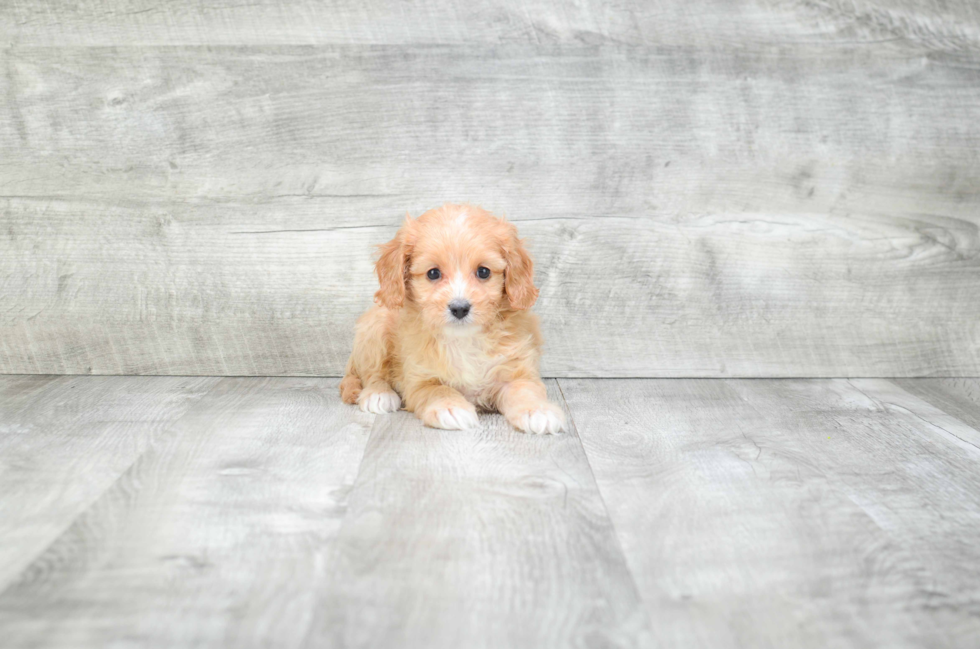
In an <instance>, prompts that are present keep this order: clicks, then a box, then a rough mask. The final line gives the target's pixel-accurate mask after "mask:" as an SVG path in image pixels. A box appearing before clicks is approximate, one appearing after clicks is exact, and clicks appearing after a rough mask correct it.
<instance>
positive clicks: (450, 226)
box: [340, 204, 565, 433]
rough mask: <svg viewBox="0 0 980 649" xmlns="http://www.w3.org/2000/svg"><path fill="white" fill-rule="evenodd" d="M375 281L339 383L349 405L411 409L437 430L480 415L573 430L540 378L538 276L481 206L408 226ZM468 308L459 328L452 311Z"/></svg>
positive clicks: (389, 246)
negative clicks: (462, 304) (434, 275)
mask: <svg viewBox="0 0 980 649" xmlns="http://www.w3.org/2000/svg"><path fill="white" fill-rule="evenodd" d="M481 267H484V268H487V269H489V270H490V276H489V277H488V278H486V279H481V278H480V277H479V275H478V271H479V269H480V268H481ZM375 269H376V271H377V273H378V281H379V283H380V285H381V288H380V289H379V290H378V292H377V293H376V294H375V301H376V302H377V303H378V306H375V307H372V308H371V309H370V310H368V311H367V312H366V313H365V314H364V315H363V316H361V319H360V320H359V321H358V323H357V330H356V333H355V336H354V351H353V353H352V354H351V357H350V360H349V361H348V362H347V372H346V376H345V377H344V379H343V381H341V383H340V394H341V397H342V398H343V400H344V401H345V402H347V403H357V404H358V405H359V406H360V407H361V409H362V410H365V411H368V412H374V413H385V412H393V411H395V410H398V408H399V407H400V406H401V404H402V401H403V399H404V404H405V409H406V410H410V411H412V412H414V413H415V414H416V416H417V417H418V418H419V419H421V420H422V421H423V422H425V423H426V424H427V425H429V426H434V427H436V428H448V429H460V428H471V427H474V426H476V425H477V424H478V420H477V408H480V409H483V410H497V411H499V412H500V413H502V414H503V415H504V416H505V417H506V418H507V420H508V421H509V422H510V423H511V424H513V425H514V427H515V428H517V429H519V430H522V431H525V432H529V433H557V432H559V431H560V430H562V428H564V425H565V417H564V414H563V413H562V411H561V409H560V408H558V407H557V406H555V405H554V404H552V403H549V402H548V399H547V395H546V392H545V387H544V384H543V383H542V382H541V378H540V376H539V375H538V359H539V357H540V349H541V334H540V331H539V329H538V321H537V317H536V316H534V315H532V314H531V313H530V312H529V311H528V309H530V308H531V306H533V305H534V302H535V300H537V297H538V289H537V288H535V287H534V264H533V262H532V261H531V257H530V256H529V255H528V253H527V250H525V248H524V244H523V242H522V241H521V240H520V239H519V238H518V236H517V229H516V228H515V227H514V226H513V225H512V224H510V223H508V222H507V221H506V220H504V219H503V218H497V217H495V216H493V215H492V214H490V213H489V212H486V211H484V210H482V209H480V208H478V207H474V206H472V205H451V204H447V205H444V206H442V207H440V208H438V209H434V210H430V211H428V212H426V213H425V214H423V215H422V216H420V217H419V218H418V219H412V218H411V217H410V216H406V219H405V223H404V225H402V227H401V229H400V230H399V231H398V234H397V236H395V238H394V239H392V240H391V241H389V242H388V243H386V244H384V245H383V246H381V255H380V257H379V259H378V262H377V265H376V267H375ZM432 269H438V271H439V273H440V277H439V278H438V279H436V280H433V279H430V278H429V276H428V275H429V271H430V270H432ZM484 272H485V271H484ZM460 300H463V301H468V302H469V303H470V305H471V307H470V312H469V314H468V315H466V317H465V318H463V319H462V320H460V319H458V318H456V317H454V316H453V315H452V314H451V313H450V304H449V303H450V302H451V301H452V302H454V304H458V301H460ZM399 395H401V396H399Z"/></svg>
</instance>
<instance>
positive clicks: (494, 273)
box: [375, 204, 538, 333]
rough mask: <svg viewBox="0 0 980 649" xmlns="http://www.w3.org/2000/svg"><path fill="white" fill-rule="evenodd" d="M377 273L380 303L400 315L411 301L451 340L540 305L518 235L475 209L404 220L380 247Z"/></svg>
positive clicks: (447, 208) (449, 209) (468, 207)
mask: <svg viewBox="0 0 980 649" xmlns="http://www.w3.org/2000/svg"><path fill="white" fill-rule="evenodd" d="M376 270H377V273H378V281H379V282H380V284H381V288H380V290H378V292H377V293H376V294H375V299H376V300H377V301H378V302H379V303H381V304H382V305H384V306H386V307H388V308H389V309H396V308H399V307H401V306H403V305H404V304H405V303H406V302H409V303H411V304H413V305H414V306H415V307H417V308H418V310H419V313H420V314H421V316H422V318H423V320H424V322H425V323H426V324H427V325H428V326H429V327H430V328H432V329H442V330H444V331H445V332H447V333H471V332H474V331H476V330H478V329H479V328H480V327H481V326H483V325H485V324H487V323H489V322H491V321H493V320H494V319H495V318H497V317H498V315H499V314H500V313H501V312H502V311H505V310H523V309H530V308H531V306H532V305H533V304H534V302H535V300H537V298H538V289H537V288H535V287H534V264H533V262H532V261H531V257H530V255H528V254H527V250H525V248H524V243H523V242H522V241H521V240H520V239H518V238H517V229H516V228H515V227H514V226H513V225H511V224H510V223H508V222H507V221H505V220H504V219H502V218H497V217H495V216H493V215H492V214H490V213H489V212H486V211H484V210H482V209H480V208H478V207H474V206H471V205H449V204H447V205H443V206H442V207H440V208H437V209H434V210H430V211H428V212H426V213H425V214H423V215H422V216H420V217H419V218H418V219H414V220H413V219H412V218H411V217H406V219H405V223H404V225H402V228H401V230H399V231H398V234H397V235H396V236H395V238H394V239H392V240H391V241H389V242H388V243H386V244H384V245H383V246H381V257H380V258H379V259H378V263H377V266H376Z"/></svg>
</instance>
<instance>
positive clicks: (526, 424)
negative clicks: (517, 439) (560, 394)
mask: <svg viewBox="0 0 980 649" xmlns="http://www.w3.org/2000/svg"><path fill="white" fill-rule="evenodd" d="M497 410H499V411H500V414H502V415H503V416H504V417H506V418H507V421H509V422H510V423H511V425H512V426H513V427H514V428H516V429H518V430H521V431H524V432H525V433H535V434H537V435H542V434H545V433H551V434H554V433H557V432H560V431H562V430H564V428H565V413H564V412H563V411H562V409H561V408H559V407H558V406H556V405H555V404H553V403H551V402H550V401H548V392H547V390H545V387H544V383H542V382H541V381H539V380H537V381H535V380H530V379H519V380H516V381H511V382H509V383H506V384H504V386H503V388H501V389H500V392H499V393H498V395H497Z"/></svg>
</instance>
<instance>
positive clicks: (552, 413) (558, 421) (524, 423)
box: [511, 403, 565, 435]
mask: <svg viewBox="0 0 980 649" xmlns="http://www.w3.org/2000/svg"><path fill="white" fill-rule="evenodd" d="M511 423H512V424H514V427H515V428H517V429H518V430H522V431H524V432H525V433H534V434H535V435H554V434H556V433H560V432H561V431H563V430H565V413H564V412H562V411H561V409H560V408H558V407H557V406H555V405H552V404H550V403H549V404H548V405H547V406H545V407H542V408H536V409H534V410H526V411H524V412H522V413H520V414H519V415H517V417H515V418H514V419H513V420H512V421H511Z"/></svg>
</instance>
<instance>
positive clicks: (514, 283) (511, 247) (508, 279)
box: [502, 221, 538, 311]
mask: <svg viewBox="0 0 980 649" xmlns="http://www.w3.org/2000/svg"><path fill="white" fill-rule="evenodd" d="M502 222H503V224H504V225H505V226H506V228H507V236H506V238H505V241H504V258H505V259H506V260H507V270H506V271H504V292H505V293H507V300H508V301H509V302H510V306H511V308H512V309H517V310H519V311H523V310H525V309H530V308H531V307H532V306H534V303H535V302H536V301H537V299H538V289H537V288H536V287H535V286H534V262H533V261H532V260H531V255H529V254H527V249H525V248H524V241H523V240H522V239H519V238H518V237H517V228H515V227H514V226H513V225H512V224H510V223H507V222H506V221H502Z"/></svg>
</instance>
